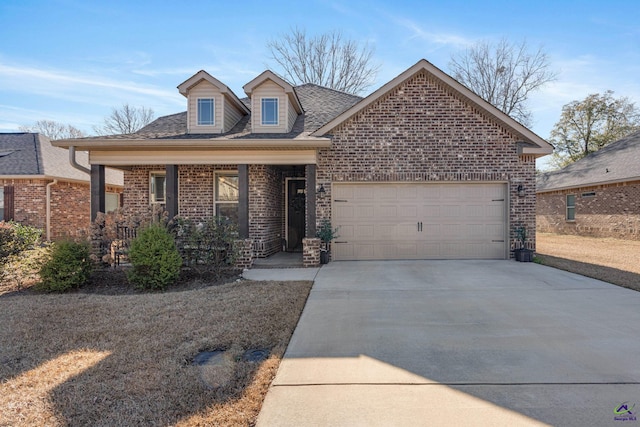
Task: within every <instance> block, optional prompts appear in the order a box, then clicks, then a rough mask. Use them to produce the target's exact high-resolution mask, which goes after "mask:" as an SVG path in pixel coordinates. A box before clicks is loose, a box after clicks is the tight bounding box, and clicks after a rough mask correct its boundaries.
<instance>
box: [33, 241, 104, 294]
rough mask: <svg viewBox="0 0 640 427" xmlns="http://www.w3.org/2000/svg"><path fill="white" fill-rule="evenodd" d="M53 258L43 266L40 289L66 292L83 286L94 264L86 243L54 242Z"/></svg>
mask: <svg viewBox="0 0 640 427" xmlns="http://www.w3.org/2000/svg"><path fill="white" fill-rule="evenodd" d="M52 246H53V249H52V250H51V258H50V259H49V260H48V261H47V262H46V263H45V264H44V265H43V266H42V269H41V270H40V279H41V280H42V282H41V283H40V284H39V285H38V289H41V290H45V291H49V292H51V291H55V292H64V291H67V290H69V289H72V288H78V287H80V286H82V285H83V284H84V283H85V282H86V281H87V280H89V276H90V275H91V269H92V264H91V260H90V258H89V246H88V245H87V244H86V243H76V242H64V241H63V242H58V243H55V244H52Z"/></svg>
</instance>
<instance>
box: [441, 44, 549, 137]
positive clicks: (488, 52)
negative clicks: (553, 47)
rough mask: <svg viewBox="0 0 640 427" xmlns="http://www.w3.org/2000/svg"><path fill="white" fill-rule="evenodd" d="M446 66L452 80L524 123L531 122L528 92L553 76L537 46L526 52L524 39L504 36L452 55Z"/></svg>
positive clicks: (545, 56)
mask: <svg viewBox="0 0 640 427" xmlns="http://www.w3.org/2000/svg"><path fill="white" fill-rule="evenodd" d="M449 68H450V70H451V72H452V75H453V77H454V78H455V79H456V80H458V81H459V82H460V83H462V84H463V85H465V86H467V87H468V88H469V89H471V90H472V91H474V92H475V93H476V94H478V95H479V96H480V97H481V98H483V99H484V100H485V101H487V102H489V103H491V104H493V105H494V106H496V107H497V108H498V109H500V110H501V111H502V112H504V113H506V114H508V115H510V116H511V117H513V118H514V119H516V120H518V121H520V122H521V123H522V124H524V125H525V126H528V125H530V124H531V111H530V110H529V107H528V106H527V100H528V98H529V94H530V93H531V92H533V91H536V90H538V89H539V88H540V87H541V86H542V85H544V84H545V83H548V82H550V81H553V80H555V78H556V73H555V72H553V71H552V70H551V68H550V65H549V58H548V56H547V54H546V53H545V52H544V51H543V50H542V48H541V47H540V48H538V50H536V51H535V52H533V53H530V52H529V48H528V46H527V43H526V41H523V42H521V43H520V44H515V43H514V44H511V43H509V42H508V41H507V40H506V39H502V40H500V41H499V42H498V43H496V44H492V43H490V42H488V41H482V42H479V43H477V44H476V45H474V46H472V47H470V48H469V49H467V50H466V51H465V52H464V53H462V54H460V55H457V56H452V57H451V61H450V62H449Z"/></svg>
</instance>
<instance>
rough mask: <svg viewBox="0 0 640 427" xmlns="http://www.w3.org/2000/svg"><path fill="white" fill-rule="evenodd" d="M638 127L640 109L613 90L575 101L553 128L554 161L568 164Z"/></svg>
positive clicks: (554, 164) (553, 162) (563, 110)
mask: <svg viewBox="0 0 640 427" xmlns="http://www.w3.org/2000/svg"><path fill="white" fill-rule="evenodd" d="M638 129H640V111H638V109H637V108H636V106H635V104H634V103H633V102H631V101H630V100H629V98H627V97H621V98H614V97H613V91H610V90H608V91H606V92H605V93H603V94H597V93H596V94H591V95H588V96H587V97H586V98H585V99H583V100H582V101H572V102H570V103H568V104H567V105H565V106H564V107H562V115H561V116H560V120H558V122H557V123H556V124H555V126H554V127H553V129H552V130H551V138H550V140H549V141H550V142H551V143H552V144H553V145H554V146H555V148H556V150H555V152H554V153H553V156H552V158H551V164H552V165H553V166H554V167H557V168H561V167H564V166H566V165H568V164H570V163H573V162H575V161H576V160H579V159H581V158H583V157H584V156H586V155H587V154H589V153H592V152H594V151H597V150H599V149H601V148H602V147H605V146H607V145H608V144H610V143H612V142H614V141H617V140H618V139H620V138H623V137H625V136H627V135H628V134H630V133H632V132H634V131H636V130H638Z"/></svg>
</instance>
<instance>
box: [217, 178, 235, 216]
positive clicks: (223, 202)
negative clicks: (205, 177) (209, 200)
mask: <svg viewBox="0 0 640 427" xmlns="http://www.w3.org/2000/svg"><path fill="white" fill-rule="evenodd" d="M219 175H227V176H235V177H236V178H238V179H239V178H240V176H239V175H240V174H239V173H238V170H237V169H221V170H214V171H213V215H214V216H216V217H217V216H218V205H219V204H221V205H228V204H232V203H233V204H236V205H239V202H240V189H238V200H218V193H217V191H216V189H217V185H216V184H217V182H218V181H217V179H218V176H219Z"/></svg>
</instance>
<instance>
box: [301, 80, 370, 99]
mask: <svg viewBox="0 0 640 427" xmlns="http://www.w3.org/2000/svg"><path fill="white" fill-rule="evenodd" d="M303 86H315V87H319V88H320V89H324V90H330V91H332V92H336V93H339V94H341V95H348V96H352V97H354V98H359V99H364V97H362V96H360V95H355V94H353V93H349V92H345V91H344V90H340V89H334V88H332V87H327V86H322V85H319V84H317V83H311V82H307V83H302V84H299V85H297V86H294V87H293V88H294V89H297V88H299V87H303Z"/></svg>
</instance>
